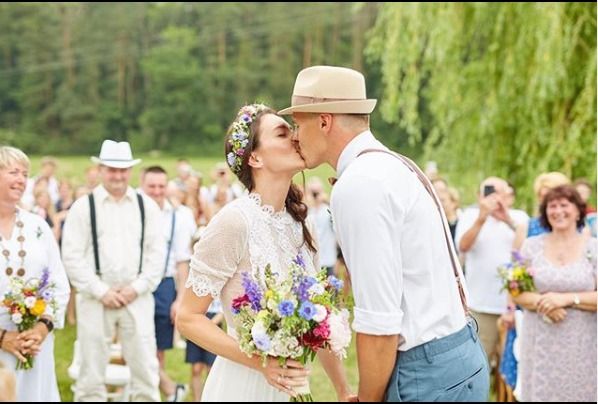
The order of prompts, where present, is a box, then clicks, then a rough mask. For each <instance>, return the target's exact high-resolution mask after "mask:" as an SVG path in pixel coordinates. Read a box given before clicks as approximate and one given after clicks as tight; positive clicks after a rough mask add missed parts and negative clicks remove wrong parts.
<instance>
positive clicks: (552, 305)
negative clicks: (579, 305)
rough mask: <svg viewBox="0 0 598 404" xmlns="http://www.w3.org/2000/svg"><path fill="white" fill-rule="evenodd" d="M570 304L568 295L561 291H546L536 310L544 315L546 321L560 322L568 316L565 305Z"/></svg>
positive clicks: (541, 296)
mask: <svg viewBox="0 0 598 404" xmlns="http://www.w3.org/2000/svg"><path fill="white" fill-rule="evenodd" d="M567 306H569V301H568V300H567V298H566V296H564V295H562V294H561V293H553V292H549V293H545V294H543V295H540V298H539V299H538V301H537V302H536V312H538V314H541V315H543V316H544V321H546V322H553V323H558V322H559V321H563V320H564V319H565V317H566V316H567V310H565V307H567Z"/></svg>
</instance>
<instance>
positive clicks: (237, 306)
mask: <svg viewBox="0 0 598 404" xmlns="http://www.w3.org/2000/svg"><path fill="white" fill-rule="evenodd" d="M249 303H250V302H249V296H247V295H246V294H245V295H243V296H239V297H237V298H235V299H233V302H232V304H231V306H232V308H233V313H238V312H239V311H240V310H241V308H242V307H243V306H245V305H248V304H249Z"/></svg>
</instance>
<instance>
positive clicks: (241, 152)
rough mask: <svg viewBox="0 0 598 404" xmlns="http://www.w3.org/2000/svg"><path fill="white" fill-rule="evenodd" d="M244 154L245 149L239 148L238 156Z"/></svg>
mask: <svg viewBox="0 0 598 404" xmlns="http://www.w3.org/2000/svg"><path fill="white" fill-rule="evenodd" d="M243 154H245V149H240V148H239V149H237V156H242V155H243Z"/></svg>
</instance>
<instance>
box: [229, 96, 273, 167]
mask: <svg viewBox="0 0 598 404" xmlns="http://www.w3.org/2000/svg"><path fill="white" fill-rule="evenodd" d="M266 109H268V107H266V106H265V105H263V104H250V105H245V106H244V107H242V108H241V109H240V110H239V113H238V114H237V119H235V121H234V122H233V124H232V126H231V128H232V129H231V132H232V135H231V136H230V138H229V139H228V144H230V145H231V151H230V152H229V153H228V154H227V155H226V162H227V163H228V166H229V167H230V169H231V170H232V171H233V172H234V173H235V174H238V173H239V172H240V171H241V166H242V165H243V156H244V155H245V148H246V147H247V145H248V144H249V128H250V126H251V124H252V123H253V121H255V118H256V117H257V115H258V114H259V113H260V112H262V111H264V110H266Z"/></svg>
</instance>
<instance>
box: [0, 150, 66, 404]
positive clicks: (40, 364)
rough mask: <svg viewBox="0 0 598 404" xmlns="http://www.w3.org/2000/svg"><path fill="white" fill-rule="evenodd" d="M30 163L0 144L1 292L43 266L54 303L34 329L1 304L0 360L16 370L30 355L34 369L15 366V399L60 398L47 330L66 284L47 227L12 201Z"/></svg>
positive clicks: (54, 322) (62, 303)
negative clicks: (20, 323)
mask: <svg viewBox="0 0 598 404" xmlns="http://www.w3.org/2000/svg"><path fill="white" fill-rule="evenodd" d="M29 167H30V163H29V158H28V157H27V156H26V155H25V154H24V153H23V152H22V151H21V150H19V149H15V148H13V147H9V146H1V147H0V250H1V252H2V256H3V257H2V258H3V259H2V260H0V262H1V263H0V297H3V296H4V295H5V294H6V293H7V292H8V291H9V288H10V280H11V278H14V277H16V278H20V279H23V280H29V279H33V278H37V279H40V278H41V277H42V273H43V271H44V270H45V269H47V271H48V274H49V278H48V281H49V282H50V283H54V284H55V286H54V288H53V290H52V291H51V292H52V294H53V296H54V299H55V300H56V303H57V304H56V306H54V307H53V305H51V304H47V305H46V309H45V311H44V313H43V314H42V315H41V317H40V319H39V321H37V322H36V323H35V325H34V326H33V328H31V329H30V330H27V331H23V332H21V333H19V332H18V330H17V325H16V324H15V323H14V322H13V319H12V317H11V314H10V313H9V312H8V310H7V308H6V307H0V361H1V362H4V363H5V364H6V366H7V368H9V369H15V367H16V364H17V361H22V362H23V361H25V357H24V355H25V354H27V355H34V362H33V368H31V369H28V370H17V371H16V400H17V401H44V402H47V401H60V395H59V392H58V385H57V383H56V366H55V363H54V334H53V333H52V330H53V329H54V328H55V327H56V328H62V326H63V324H64V311H65V308H66V304H67V301H68V298H69V284H68V281H67V278H66V273H65V271H64V267H63V266H62V262H61V261H60V252H59V249H58V244H57V243H56V239H55V238H54V234H53V232H52V230H51V229H50V227H49V226H48V224H47V223H46V222H45V221H44V219H42V218H41V217H39V216H37V215H35V214H33V213H30V212H27V211H25V210H23V209H20V208H19V207H18V206H17V204H18V203H19V201H20V200H21V198H22V196H23V192H24V190H25V186H26V183H27V175H28V172H29ZM1 391H2V390H0V392H1Z"/></svg>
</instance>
